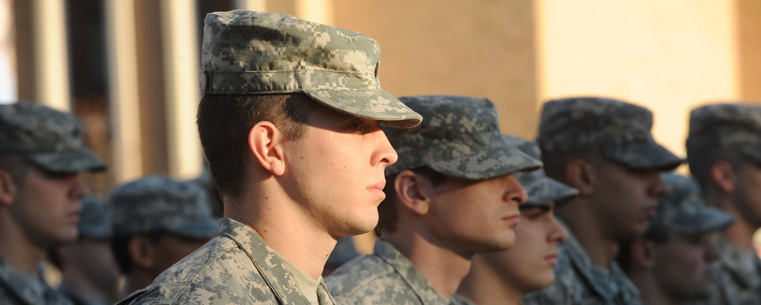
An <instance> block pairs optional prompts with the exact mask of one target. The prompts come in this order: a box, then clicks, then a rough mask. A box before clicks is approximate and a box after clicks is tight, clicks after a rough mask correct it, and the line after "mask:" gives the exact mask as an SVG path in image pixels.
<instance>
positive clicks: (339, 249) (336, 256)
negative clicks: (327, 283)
mask: <svg viewBox="0 0 761 305" xmlns="http://www.w3.org/2000/svg"><path fill="white" fill-rule="evenodd" d="M357 256H359V252H357V248H356V247H354V239H352V237H351V236H346V237H341V238H340V239H338V242H337V243H336V247H335V248H333V252H330V256H328V261H327V262H325V269H323V270H322V276H323V277H326V276H328V275H330V274H331V273H333V271H336V269H338V267H341V265H343V264H344V263H346V262H348V261H350V260H352V259H353V258H355V257H357Z"/></svg>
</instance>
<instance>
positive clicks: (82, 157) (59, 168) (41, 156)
mask: <svg viewBox="0 0 761 305" xmlns="http://www.w3.org/2000/svg"><path fill="white" fill-rule="evenodd" d="M28 158H29V160H30V161H31V162H32V163H34V164H36V165H38V166H40V167H42V168H44V169H46V170H49V171H51V172H55V173H76V172H80V171H91V172H97V171H103V170H105V169H106V168H108V165H107V164H106V162H104V161H103V160H101V159H100V158H98V157H97V156H95V154H93V153H92V152H91V151H90V150H89V149H87V148H84V147H82V148H77V149H72V150H67V151H63V152H55V153H38V154H31V155H28Z"/></svg>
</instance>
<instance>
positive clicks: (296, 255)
mask: <svg viewBox="0 0 761 305" xmlns="http://www.w3.org/2000/svg"><path fill="white" fill-rule="evenodd" d="M379 60H380V53H379V47H378V45H377V43H376V42H375V41H374V40H372V39H371V38H368V37H366V36H363V35H361V34H358V33H354V32H351V31H348V30H344V29H338V28H333V27H329V26H324V25H320V24H316V23H312V22H308V21H304V20H299V19H296V18H294V17H292V16H288V15H283V14H272V13H258V12H248V11H231V12H221V13H212V14H209V15H207V17H206V20H205V28H204V43H203V48H202V67H203V68H202V71H201V73H202V80H201V89H202V91H203V92H204V93H205V94H204V97H203V98H202V101H201V103H200V105H199V110H198V116H197V123H198V129H199V135H200V138H201V144H202V146H203V148H204V153H205V156H206V159H207V161H208V163H209V167H210V171H211V175H212V176H213V178H214V181H215V184H216V186H217V187H218V190H219V193H220V195H221V198H222V201H223V205H224V216H225V217H224V218H223V219H222V220H221V221H220V225H219V230H218V234H217V236H216V237H214V238H212V239H211V240H210V241H209V242H208V243H206V244H205V245H204V246H202V247H201V248H200V249H199V250H198V251H195V252H193V253H192V254H190V255H188V256H186V257H185V258H183V259H182V260H180V261H179V262H177V263H176V264H174V265H173V266H171V267H169V268H168V269H167V270H165V271H164V272H163V273H161V274H160V275H159V276H158V277H157V278H156V279H155V280H154V281H153V283H152V284H151V285H150V286H148V287H147V288H145V289H142V290H139V291H138V292H135V293H133V294H131V295H130V296H128V297H127V298H125V299H123V300H122V301H121V302H120V304H154V303H158V304H230V303H234V304H238V303H240V304H245V303H265V304H269V303H273V304H274V303H279V304H334V303H339V304H344V303H346V304H352V303H360V304H449V303H457V304H463V303H464V304H468V303H473V302H475V303H478V304H491V303H492V302H495V303H496V302H499V303H508V304H509V303H514V304H515V303H518V302H520V301H521V299H523V302H524V303H526V304H637V303H641V302H643V300H644V301H645V302H648V303H653V304H655V303H657V302H661V301H663V302H665V301H676V302H682V301H684V300H685V299H684V298H683V297H684V296H678V297H679V298H682V299H678V298H675V295H674V294H673V293H672V292H673V291H671V290H669V289H671V288H673V287H669V286H668V285H652V284H654V283H656V282H657V283H658V284H661V281H663V280H665V279H666V277H665V275H664V274H663V273H662V271H665V270H666V268H665V267H663V266H668V267H669V268H676V265H677V264H676V263H672V262H669V261H668V259H669V258H671V259H675V258H676V259H677V261H676V262H681V263H684V264H683V265H684V266H687V267H690V268H697V267H696V265H701V268H702V265H707V266H709V267H706V268H705V270H700V271H696V272H698V274H699V275H700V276H696V277H697V278H700V279H710V277H711V276H712V271H711V267H710V265H711V263H712V262H713V261H715V260H716V259H719V258H720V257H721V262H722V268H720V269H718V271H716V273H717V275H718V277H719V278H720V279H722V281H720V284H721V285H717V286H713V287H715V288H711V290H705V291H706V293H704V294H702V295H705V296H711V297H715V296H719V297H722V296H723V297H731V298H735V299H733V300H729V301H728V302H730V303H728V304H737V303H732V302H746V303H740V304H751V303H752V302H754V301H753V300H754V299H753V297H754V295H757V294H758V292H759V289H757V288H758V281H757V280H758V277H757V276H753V275H751V276H749V277H744V278H743V277H741V278H740V279H741V281H739V282H738V281H737V280H736V279H737V278H738V277H737V276H736V271H738V270H739V271H741V273H742V274H753V272H755V273H756V274H758V269H759V267H758V266H759V263H758V257H755V256H753V257H751V256H749V255H748V253H749V252H748V249H747V248H748V247H747V246H748V245H749V244H750V240H749V238H750V237H749V235H748V234H747V233H748V232H752V231H753V229H754V228H757V227H758V226H756V225H755V224H754V222H753V219H754V215H753V213H754V212H755V211H756V210H761V209H759V208H758V207H757V205H758V204H754V202H753V200H752V199H753V196H752V195H753V191H754V187H753V182H754V178H755V176H754V175H753V174H754V173H755V172H754V171H753V170H760V169H758V168H756V167H754V166H756V162H755V161H754V160H755V159H754V158H755V154H756V150H754V149H753V148H754V146H753V145H755V144H756V143H755V142H754V141H755V138H754V136H757V131H758V129H756V128H759V126H761V123H760V122H761V115H760V114H761V112H760V111H759V110H758V108H756V107H754V106H743V105H712V106H707V107H704V108H700V109H697V110H695V111H693V117H692V120H691V129H690V140H689V141H688V157H689V160H690V166H691V167H692V171H693V173H694V174H695V175H696V177H697V178H698V181H701V185H702V186H703V188H704V192H703V194H704V195H705V198H706V200H707V201H710V202H711V204H712V205H716V206H719V207H721V208H722V209H724V210H725V211H726V212H727V213H729V214H731V215H732V216H734V223H732V221H733V218H732V216H729V215H727V214H722V213H721V212H719V211H717V210H712V209H706V208H704V207H703V206H702V204H701V202H700V200H699V199H697V195H696V194H697V188H695V187H690V186H689V181H688V180H685V179H686V178H682V177H677V176H671V175H669V176H667V177H666V178H663V177H662V173H663V172H666V171H669V170H672V169H674V168H676V167H677V166H679V165H680V164H682V163H683V161H684V160H683V159H681V158H679V157H677V156H675V155H673V154H672V153H671V152H669V151H668V150H666V149H665V148H663V147H662V146H660V145H658V144H657V143H656V142H655V141H654V140H653V138H652V135H651V133H650V129H651V126H652V114H651V113H650V111H648V110H647V109H644V108H642V107H639V106H635V105H633V104H629V103H625V102H621V101H617V100H612V99H605V98H594V97H582V98H569V99H562V100H555V101H550V102H547V103H546V104H545V106H544V108H543V110H542V114H541V122H540V126H539V136H538V138H537V144H538V148H539V149H540V150H541V152H542V156H541V160H543V161H544V169H545V171H546V173H547V175H546V176H545V175H544V174H543V173H542V172H538V171H537V170H538V169H539V168H540V166H542V162H540V158H539V155H538V153H537V149H536V148H537V146H536V145H537V144H532V143H529V142H527V141H523V140H520V139H515V138H511V137H509V136H508V137H506V136H503V135H502V134H501V132H500V128H499V123H498V120H497V115H496V108H495V107H494V105H492V103H491V102H490V101H488V100H486V99H481V98H471V97H462V96H414V97H406V98H401V99H400V100H397V99H396V98H394V97H393V96H392V95H391V94H389V93H388V92H385V91H383V90H381V89H380V86H379V83H378V79H377V71H378V62H379ZM2 107H3V108H2V110H3V111H4V112H0V114H2V117H3V120H4V121H7V122H12V123H10V124H9V125H5V126H11V127H3V128H4V130H3V134H8V136H7V137H6V141H7V142H3V147H5V148H6V149H5V150H3V151H2V153H3V154H2V157H3V159H0V161H2V162H0V173H9V174H7V175H6V176H8V179H6V180H4V181H8V182H9V183H8V185H10V186H12V187H10V188H8V189H10V190H16V189H21V190H22V192H19V194H23V195H24V196H18V195H17V193H16V192H13V191H8V192H7V194H10V195H9V196H4V197H0V199H6V200H4V201H3V202H4V203H6V204H5V206H4V207H3V210H0V213H1V214H0V215H3V217H6V218H7V219H9V221H10V222H12V223H11V224H8V222H9V221H6V220H5V219H4V220H3V221H2V222H0V234H4V233H3V232H8V231H14V230H15V231H16V232H18V231H23V230H26V229H28V227H30V226H29V224H30V223H31V222H30V221H31V218H29V219H26V218H23V216H26V214H24V212H25V211H28V210H29V209H30V208H29V207H28V206H30V205H33V204H42V203H43V202H44V200H42V199H41V198H32V197H34V195H36V194H40V192H39V191H35V189H34V187H36V184H34V182H36V180H35V179H36V178H38V177H37V176H36V175H34V174H32V173H36V172H37V171H39V172H41V174H40V175H39V176H40V177H42V178H43V179H56V178H57V179H60V180H61V181H63V180H66V181H69V185H71V188H70V192H68V193H67V194H68V196H69V197H70V198H69V199H72V201H77V200H78V199H79V197H81V196H82V195H83V193H84V192H85V191H84V190H83V187H82V185H81V183H80V182H77V176H76V174H75V173H76V172H78V171H82V170H99V169H102V168H103V166H104V164H103V163H102V162H101V161H99V160H97V159H96V158H95V157H94V156H92V155H91V154H89V152H87V151H85V150H84V148H82V146H81V143H80V142H77V140H75V138H76V137H78V133H77V132H73V133H72V132H69V133H67V132H62V133H60V134H62V135H60V134H58V133H55V132H53V133H52V134H53V136H47V138H44V141H43V138H35V136H34V134H35V132H34V131H39V130H45V128H48V127H46V126H47V125H45V124H48V123H49V124H53V127H50V129H51V130H65V128H62V127H61V123H59V122H57V121H56V120H55V119H50V118H49V117H48V118H45V119H39V118H34V117H33V116H27V117H26V118H25V120H29V121H30V122H34V123H33V124H27V123H18V122H19V121H18V120H16V121H14V117H16V116H19V113H17V112H18V111H19V109H22V108H23V107H21V106H2ZM39 109H42V108H35V110H33V112H34V111H40V112H44V111H49V110H44V111H42V110H39ZM50 116H60V114H58V113H56V114H52V113H51V114H50ZM58 120H62V121H65V120H70V118H66V119H61V118H58ZM421 120H422V122H421ZM14 122H15V123H14ZM51 122H52V123H51ZM738 122H739V123H738ZM13 124H16V125H13ZM27 125H28V126H32V127H31V128H30V130H34V131H33V132H31V133H29V132H28V131H27V133H23V132H6V130H14V129H13V128H17V127H18V126H27ZM68 128H69V129H71V130H75V129H76V128H74V127H68ZM14 141H15V142H14ZM35 141H36V142H35ZM43 142H45V143H44V144H46V145H47V146H46V145H43ZM5 143H14V145H11V146H7V145H5ZM35 143H36V144H35ZM54 144H55V145H54ZM36 145H39V146H40V148H35V147H36ZM532 145H533V147H532ZM743 145H745V146H743ZM42 146H45V147H44V148H42ZM516 147H521V148H522V149H519V148H516ZM696 154H697V155H700V157H696V158H693V155H696ZM697 160H699V161H697ZM693 161H695V164H693ZM17 167H21V169H23V170H26V169H29V172H27V171H22V170H19V168H17ZM701 174H706V175H704V176H701ZM14 175H15V176H14ZM547 176H549V177H552V178H554V179H556V180H552V179H551V178H549V177H547ZM2 177H3V176H0V178H2ZM30 177H31V178H30ZM64 178H65V179H64ZM30 180H31V182H32V183H29V182H30ZM148 180H150V179H148ZM136 183H137V182H136ZM561 183H564V184H566V185H563V184H561ZM20 186H21V187H20ZM669 187H671V188H672V189H674V190H679V191H678V192H675V193H672V195H675V196H676V195H680V194H681V195H680V196H681V197H680V196H676V197H664V196H666V195H667V194H668V192H669ZM121 188H129V184H128V185H125V186H122V187H121ZM161 189H165V187H162V188H161ZM527 190H528V193H527ZM112 197H113V196H112ZM659 198H661V199H662V200H661V204H658V199H659ZM112 200H113V198H112ZM20 202H21V203H20ZM30 202H33V203H30ZM556 207H557V211H555V212H556V214H557V216H558V217H559V218H560V219H562V220H563V222H564V224H560V223H559V222H558V219H556V218H555V215H554V214H553V211H554V210H555V208H556ZM153 208H154V207H153V205H148V207H147V208H146V209H147V210H149V211H151V209H153ZM17 210H21V211H17ZM64 214H65V215H71V214H72V213H71V212H66V213H64ZM73 214H74V216H70V217H69V218H70V219H69V225H70V224H71V222H72V221H73V223H76V218H77V217H76V213H73ZM149 214H150V213H149ZM178 214H182V213H181V212H178ZM653 217H656V220H652V219H653ZM659 217H660V218H659ZM132 218H134V217H132ZM682 218H685V219H688V220H687V221H684V220H681V219H682ZM142 220H143V219H140V220H134V219H132V221H135V222H136V224H139V226H143V225H145V226H150V225H152V222H151V221H142ZM3 223H5V224H6V226H4V225H3ZM684 223H686V224H687V225H686V226H680V225H679V224H684ZM696 223H697V224H700V225H695V224H696ZM376 224H377V226H376ZM6 227H7V228H6ZM726 227H728V229H726V231H724V236H725V237H726V238H725V239H724V241H725V242H724V243H723V245H725V247H724V248H725V249H728V250H727V251H723V252H722V254H710V251H709V250H710V249H711V247H713V244H712V243H711V240H712V239H710V238H706V237H705V236H704V235H706V234H710V233H712V232H716V231H718V230H721V229H724V228H726ZM373 228H375V229H376V232H377V233H378V235H379V239H377V240H376V245H375V248H374V252H373V254H370V255H366V256H362V257H359V258H357V259H355V260H352V261H350V262H349V263H347V264H345V265H344V266H342V267H340V268H339V269H338V270H337V271H336V272H335V273H334V274H333V275H331V276H330V277H328V278H326V280H325V281H323V280H322V277H321V274H322V271H323V267H324V265H325V262H326V260H327V259H328V255H329V254H330V252H331V251H332V249H333V247H334V246H335V244H336V240H337V239H338V238H340V237H342V236H351V235H356V234H360V233H364V232H368V231H370V230H372V229H373ZM66 232H68V234H67V235H66V236H65V237H66V238H69V239H71V238H72V237H75V236H76V229H75V228H74V229H69V230H67V231H66ZM26 233H27V234H24V236H28V235H31V234H32V233H39V232H38V230H30V232H26ZM114 233H116V232H114ZM643 234H644V235H643ZM40 235H42V234H40ZM537 236H538V237H537ZM59 237H63V236H59ZM745 237H748V238H747V239H746V238H745ZM47 238H48V239H51V238H50V237H47ZM66 238H61V239H58V240H55V241H51V240H48V243H40V242H38V239H40V238H38V239H34V238H30V239H29V240H27V241H26V243H27V244H28V245H27V247H28V248H35V247H36V248H38V249H42V250H44V249H47V248H48V247H49V246H50V245H51V244H57V243H61V242H63V241H64V240H66ZM2 240H3V239H0V251H3V249H6V248H4V247H3V245H2V243H3V242H2ZM623 242H626V247H624V249H626V253H625V254H627V255H625V256H624V257H625V258H626V259H625V260H623V259H622V260H623V261H625V262H626V264H625V265H626V270H627V271H628V272H629V274H630V275H631V276H632V279H634V283H638V284H640V283H645V284H647V285H641V286H640V288H641V292H642V293H641V294H640V292H638V289H637V288H636V287H635V285H634V284H633V283H632V281H630V280H629V279H628V278H627V277H626V276H625V274H624V272H623V271H622V270H621V268H620V267H619V266H618V264H617V263H616V262H615V258H616V256H617V255H618V254H619V252H620V251H619V249H620V244H621V243H623ZM680 247H681V249H682V252H679V250H680ZM690 247H692V248H694V249H698V248H701V247H702V248H705V249H707V250H705V253H706V255H703V256H702V257H700V259H702V260H692V262H688V261H687V260H688V259H687V258H688V253H687V251H685V250H684V249H685V248H690ZM702 248H701V249H702ZM495 251H504V252H498V253H491V254H483V253H487V252H495ZM713 251H714V252H715V251H717V250H715V249H714V250H713ZM6 252H8V251H7V250H6V251H3V252H0V254H2V257H3V258H4V260H3V261H2V266H0V268H2V270H8V269H11V268H14V269H18V270H22V271H26V272H21V273H18V274H20V275H22V276H21V277H20V278H24V280H29V279H30V276H28V275H29V274H30V273H29V271H30V270H31V269H30V268H28V267H30V266H31V265H33V264H30V263H31V262H33V261H37V260H39V257H38V255H37V254H38V252H39V251H36V250H35V251H31V252H29V253H32V254H34V255H30V257H29V258H28V259H25V260H19V259H18V257H17V256H18V252H15V253H16V254H15V255H16V256H14V254H7V253H6ZM10 252H14V251H10ZM10 252H9V253H10ZM680 253H681V254H680ZM690 253H693V252H690ZM750 253H752V252H750ZM709 254H710V255H709ZM689 255H692V254H689ZM693 256H694V255H693ZM694 257H696V256H694ZM690 258H692V257H690ZM19 261H21V262H22V264H17V263H18V262H19ZM471 266H472V268H471ZM733 267H738V268H739V269H733ZM754 268H755V269H754ZM471 269H472V271H471ZM688 271H694V269H691V270H686V271H680V270H677V271H674V272H676V273H677V274H681V275H684V274H685V273H687V272H688ZM469 272H472V273H471V274H470V275H468V273H469ZM0 274H3V272H0ZM638 278H642V279H644V280H643V281H641V282H640V281H638V280H637V279H638ZM463 279H465V283H464V284H462V285H461V283H462V282H463ZM754 279H755V280H756V281H754ZM17 280H19V279H18V278H12V279H11V280H10V281H8V280H6V281H4V283H11V285H10V286H13V285H12V283H16V282H18V281H17ZM733 280H734V281H735V282H736V283H734V285H731V284H733V283H732V281H733ZM742 280H745V281H742ZM553 281H554V283H553ZM29 282H34V281H29ZM18 283H21V282H18ZM326 283H327V284H326ZM674 283H676V284H686V281H676V282H672V284H674ZM550 284H551V285H550ZM548 285H549V287H547V288H545V289H544V290H541V291H538V292H534V293H532V294H531V295H526V294H527V293H529V292H531V291H535V290H537V289H539V288H542V287H546V286H548ZM754 285H756V286H754ZM0 287H4V286H0ZM29 287H31V289H30V290H27V291H28V292H23V293H21V294H20V295H15V297H16V298H17V299H23V298H26V297H29V298H30V299H31V300H40V299H41V298H46V297H50V298H53V293H51V292H50V291H48V289H47V287H46V286H45V285H41V284H35V285H30V286H29ZM707 287H708V286H707V285H703V286H700V287H699V288H700V289H704V288H705V289H707ZM458 288H459V289H460V292H461V294H456V293H457V291H458ZM700 289H698V290H700ZM13 291H14V290H13V289H0V297H5V296H9V297H14V295H12V294H13ZM711 292H715V293H711ZM694 296H695V295H692V296H690V298H692V297H694ZM34 298H37V299H34ZM756 300H757V299H756ZM49 302H52V301H49ZM711 304H714V303H711Z"/></svg>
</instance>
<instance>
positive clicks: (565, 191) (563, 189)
mask: <svg viewBox="0 0 761 305" xmlns="http://www.w3.org/2000/svg"><path fill="white" fill-rule="evenodd" d="M523 187H524V188H526V192H527V193H528V200H526V202H525V203H524V204H523V205H524V206H542V205H546V204H548V203H550V202H555V203H556V204H557V203H558V202H561V201H565V200H566V199H570V198H573V197H576V196H578V195H579V191H578V190H576V189H575V188H572V187H569V186H566V185H565V184H562V183H560V182H558V181H556V180H555V179H552V178H549V177H542V178H541V179H539V180H536V181H534V182H532V183H530V184H526V185H523Z"/></svg>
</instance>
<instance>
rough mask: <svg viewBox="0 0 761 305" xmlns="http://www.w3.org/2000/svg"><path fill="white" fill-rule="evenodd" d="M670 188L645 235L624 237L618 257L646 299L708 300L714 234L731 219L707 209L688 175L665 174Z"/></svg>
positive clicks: (665, 303) (658, 304) (656, 302)
mask: <svg viewBox="0 0 761 305" xmlns="http://www.w3.org/2000/svg"><path fill="white" fill-rule="evenodd" d="M663 180H664V181H666V184H667V185H668V187H669V193H668V194H667V195H666V196H662V197H661V198H660V199H658V210H657V212H656V213H655V217H654V218H653V220H652V221H651V223H650V227H649V228H648V229H647V231H646V232H645V235H643V236H641V237H637V238H635V239H634V240H632V241H629V242H626V243H625V245H624V246H622V248H621V253H620V254H619V262H620V265H621V267H622V268H623V269H624V271H625V272H626V273H627V274H628V275H629V278H630V279H631V280H632V283H634V284H635V285H636V286H637V288H639V291H640V296H641V299H642V301H644V302H645V304H649V305H679V304H685V303H686V302H688V301H695V300H701V299H706V298H707V297H708V296H709V292H710V289H711V288H712V287H711V284H712V282H713V281H714V279H715V275H716V261H717V260H718V259H719V252H718V249H717V248H716V237H717V236H718V234H719V231H720V230H722V229H724V228H726V227H727V226H729V225H730V224H732V222H733V221H734V218H733V217H732V216H730V215H728V214H726V213H724V212H721V211H720V210H717V209H715V208H706V207H705V206H704V204H703V201H702V200H701V199H700V189H699V188H698V185H697V183H695V182H694V181H693V180H692V179H690V178H687V177H684V176H681V175H677V174H663Z"/></svg>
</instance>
